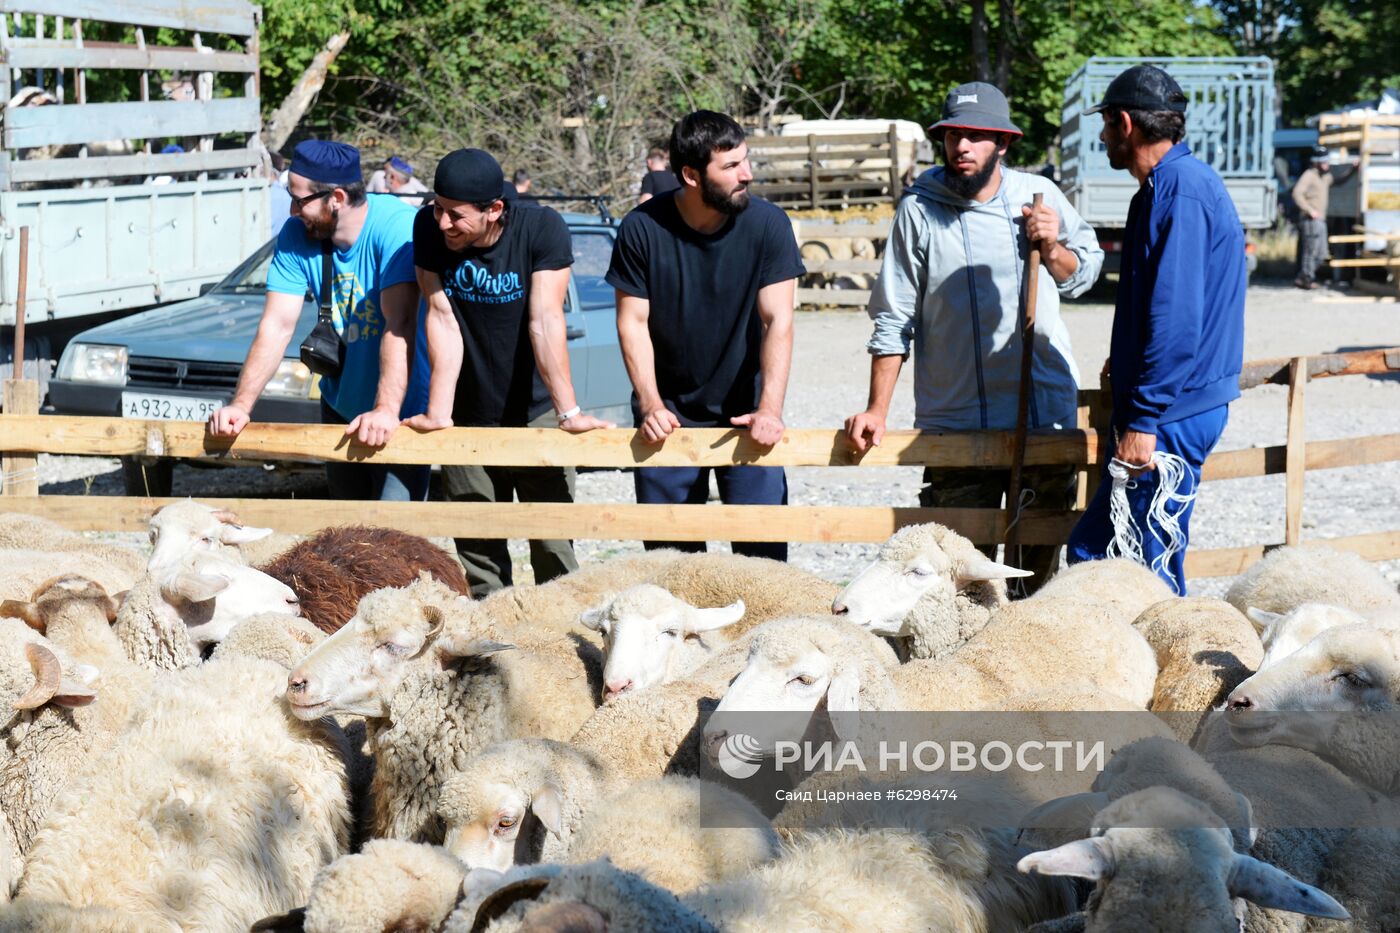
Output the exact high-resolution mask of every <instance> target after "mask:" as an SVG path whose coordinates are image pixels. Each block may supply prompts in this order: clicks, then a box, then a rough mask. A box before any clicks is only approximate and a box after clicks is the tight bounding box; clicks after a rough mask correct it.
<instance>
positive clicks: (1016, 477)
mask: <svg viewBox="0 0 1400 933" xmlns="http://www.w3.org/2000/svg"><path fill="white" fill-rule="evenodd" d="M1044 199H1045V197H1044V195H1040V194H1037V195H1036V196H1035V197H1034V198H1033V199H1032V201H1031V207H1032V210H1034V209H1036V208H1039V207H1040V205H1041V202H1042V201H1044ZM1037 244H1038V241H1036V240H1032V241H1031V242H1030V250H1029V251H1028V252H1027V253H1026V276H1025V278H1026V308H1025V314H1024V315H1022V317H1021V387H1020V392H1019V393H1018V395H1017V398H1016V434H1015V437H1014V439H1013V441H1012V447H1011V479H1010V481H1009V482H1008V483H1007V485H1006V509H1007V512H1008V513H1009V514H1010V516H1011V518H1010V520H1009V521H1008V522H1007V528H1006V557H1005V560H1006V562H1007V563H1011V562H1012V561H1013V560H1014V559H1015V558H1013V556H1012V554H1013V552H1014V550H1015V548H1016V546H1017V545H1018V544H1019V543H1020V538H1021V534H1020V532H1021V523H1020V522H1019V521H1017V518H1018V513H1019V510H1020V502H1021V471H1022V468H1023V467H1024V466H1025V463H1026V428H1027V422H1028V421H1029V415H1030V407H1031V389H1032V378H1031V362H1032V359H1033V357H1034V355H1035V296H1036V286H1037V285H1038V284H1039V283H1040V248H1039V246H1038V245H1037Z"/></svg>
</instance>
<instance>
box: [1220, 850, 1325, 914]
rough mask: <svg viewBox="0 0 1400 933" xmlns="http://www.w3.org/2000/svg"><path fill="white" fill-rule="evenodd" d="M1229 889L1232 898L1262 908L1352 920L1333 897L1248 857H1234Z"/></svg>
mask: <svg viewBox="0 0 1400 933" xmlns="http://www.w3.org/2000/svg"><path fill="white" fill-rule="evenodd" d="M1226 886H1227V887H1228V888H1229V890H1230V895H1231V896H1232V897H1242V898H1244V899H1245V900H1247V901H1251V902H1252V903H1255V904H1258V905H1259V906H1260V907H1271V908H1273V909H1275V910H1287V911H1291V912H1292V913H1295V914H1307V915H1308V916H1310V917H1329V918H1331V919H1333V920H1348V919H1350V918H1351V914H1349V913H1347V910H1346V908H1345V907H1343V906H1342V905H1341V904H1339V903H1337V901H1336V900H1334V899H1333V898H1332V896H1331V895H1329V894H1327V893H1326V892H1324V891H1320V890H1318V889H1317V888H1315V887H1313V886H1312V885H1310V884H1304V883H1303V882H1301V881H1299V880H1298V879H1297V878H1294V877H1293V876H1292V875H1290V874H1289V873H1288V872H1286V871H1281V870H1279V869H1277V868H1275V867H1274V866H1272V865H1269V864H1267V863H1265V862H1261V861H1259V860H1258V859H1256V858H1252V857H1250V856H1248V855H1238V854H1237V855H1236V856H1235V860H1234V862H1233V863H1232V864H1231V865H1230V877H1229V879H1228V880H1227V881H1226Z"/></svg>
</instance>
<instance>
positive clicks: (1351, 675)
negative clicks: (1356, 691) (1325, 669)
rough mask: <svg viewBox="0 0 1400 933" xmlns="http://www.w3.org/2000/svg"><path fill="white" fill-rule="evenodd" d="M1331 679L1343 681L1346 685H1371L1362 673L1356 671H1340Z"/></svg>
mask: <svg viewBox="0 0 1400 933" xmlns="http://www.w3.org/2000/svg"><path fill="white" fill-rule="evenodd" d="M1333 679H1334V680H1341V681H1344V682H1345V683H1346V685H1347V686H1348V687H1369V686H1371V682H1370V681H1369V680H1367V679H1366V677H1365V676H1364V675H1362V674H1359V673H1357V672H1356V671H1342V672H1341V673H1339V674H1337V675H1336V677H1335V678H1333Z"/></svg>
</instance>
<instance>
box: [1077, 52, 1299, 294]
mask: <svg viewBox="0 0 1400 933" xmlns="http://www.w3.org/2000/svg"><path fill="white" fill-rule="evenodd" d="M1134 65H1156V66H1157V67H1159V68H1161V69H1163V70H1164V71H1166V72H1167V73H1168V74H1170V75H1171V76H1172V77H1173V78H1175V79H1176V81H1177V83H1178V84H1180V85H1181V89H1182V91H1184V92H1185V94H1186V97H1187V101H1188V102H1187V105H1186V139H1185V142H1186V143H1187V145H1189V146H1190V147H1191V151H1192V153H1193V154H1194V155H1195V156H1196V157H1197V158H1199V159H1201V160H1202V161H1204V162H1207V163H1208V164H1210V165H1211V167H1213V168H1214V169H1215V170H1216V171H1217V172H1219V173H1220V177H1221V178H1222V179H1223V180H1224V182H1225V190H1226V191H1228V192H1229V193H1230V199H1231V200H1232V201H1234V203H1235V210H1236V212H1237V213H1238V214H1239V215H1240V223H1241V224H1242V225H1243V226H1244V228H1245V229H1246V230H1263V229H1266V228H1268V227H1271V226H1273V225H1274V223H1275V221H1276V220H1277V217H1278V183H1277V181H1276V180H1275V176H1274V164H1273V159H1274V150H1273V136H1274V112H1275V108H1274V94H1275V91H1274V64H1273V62H1272V61H1271V60H1270V59H1268V58H1265V57H1262V56H1260V57H1246V58H1118V57H1107V56H1102V57H1100V56H1096V57H1093V58H1090V59H1089V60H1088V61H1086V62H1085V63H1084V64H1083V65H1082V66H1081V67H1080V68H1079V69H1078V70H1077V71H1075V72H1074V74H1072V75H1071V76H1070V78H1069V80H1068V81H1066V82H1065V103H1064V110H1063V112H1062V114H1061V126H1060V155H1061V163H1060V187H1061V188H1062V189H1063V190H1064V192H1065V196H1066V197H1067V198H1068V199H1069V202H1070V204H1072V205H1073V206H1074V209H1075V210H1076V211H1078V212H1079V214H1080V216H1082V217H1083V218H1084V219H1085V220H1086V221H1088V222H1089V223H1090V224H1091V225H1093V227H1094V229H1095V230H1097V231H1098V234H1099V241H1100V243H1101V245H1102V246H1103V248H1104V260H1105V261H1104V270H1105V271H1115V270H1116V269H1117V267H1118V260H1119V257H1120V254H1121V252H1122V244H1123V227H1124V225H1125V224H1126V223H1127V220H1128V204H1129V202H1130V201H1131V200H1132V198H1133V195H1134V194H1136V193H1137V190H1138V183H1137V181H1136V179H1134V178H1133V176H1132V175H1129V174H1128V173H1127V172H1123V171H1118V170H1116V169H1114V168H1112V167H1111V166H1110V165H1109V164H1108V154H1107V152H1106V151H1105V149H1104V145H1103V143H1102V142H1101V141H1100V140H1099V131H1100V129H1101V128H1102V126H1103V123H1102V119H1101V118H1100V117H1099V116H1098V115H1097V114H1094V115H1092V116H1086V115H1085V113H1084V111H1085V110H1086V109H1088V108H1089V107H1092V106H1094V105H1095V104H1097V103H1098V102H1099V101H1101V100H1103V96H1104V92H1105V91H1106V90H1107V89H1108V85H1109V82H1111V81H1112V80H1113V79H1114V78H1115V77H1117V76H1118V75H1119V74H1120V73H1122V72H1123V71H1124V70H1125V69H1127V68H1131V67H1133V66H1134ZM1249 248H1250V250H1251V253H1250V268H1251V269H1253V266H1254V257H1253V252H1252V244H1251V245H1250V247H1249Z"/></svg>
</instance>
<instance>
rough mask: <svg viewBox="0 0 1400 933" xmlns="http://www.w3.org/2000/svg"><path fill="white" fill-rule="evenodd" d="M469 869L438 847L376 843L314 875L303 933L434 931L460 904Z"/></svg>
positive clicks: (387, 841)
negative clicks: (459, 896)
mask: <svg viewBox="0 0 1400 933" xmlns="http://www.w3.org/2000/svg"><path fill="white" fill-rule="evenodd" d="M466 873H467V868H466V866H465V865H463V864H462V863H461V862H459V861H457V860H456V859H455V858H453V857H452V856H451V855H450V854H448V853H447V852H446V851H445V850H444V849H441V848H439V847H438V846H429V845H420V844H417V843H412V842H402V841H400V840H397V839H374V840H371V841H370V842H368V843H366V844H365V847H364V850H363V851H362V852H359V853H356V854H354V855H346V856H342V857H341V858H339V859H337V860H336V861H334V862H332V863H331V864H330V865H327V866H326V867H325V868H322V869H321V870H320V872H318V873H317V875H316V881H315V884H314V886H313V888H312V891H311V900H310V902H309V903H308V904H307V905H306V917H305V923H304V926H303V930H304V931H305V933H382V931H384V930H425V931H426V930H436V929H437V928H438V927H439V926H440V925H441V924H442V923H443V921H445V920H446V919H447V916H448V914H450V913H452V910H453V908H454V907H456V905H457V895H458V893H459V892H460V890H461V887H462V879H463V878H464V877H466Z"/></svg>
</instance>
